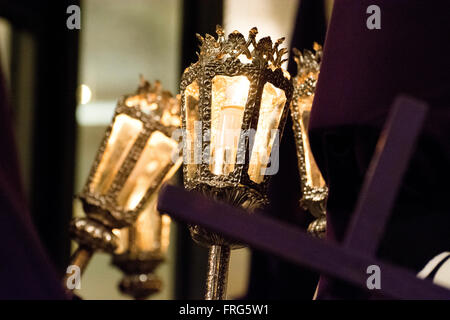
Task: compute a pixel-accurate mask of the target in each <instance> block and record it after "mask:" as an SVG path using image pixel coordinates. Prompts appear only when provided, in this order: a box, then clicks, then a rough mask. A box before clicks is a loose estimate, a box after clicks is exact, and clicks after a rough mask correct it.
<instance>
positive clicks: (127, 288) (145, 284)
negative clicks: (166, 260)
mask: <svg viewBox="0 0 450 320" xmlns="http://www.w3.org/2000/svg"><path fill="white" fill-rule="evenodd" d="M161 288H162V281H161V279H159V278H158V277H157V276H156V275H154V274H153V273H141V274H127V275H125V276H124V277H123V278H122V281H120V283H119V289H120V291H121V292H122V293H123V294H126V295H129V296H132V297H133V298H134V299H136V300H145V299H147V298H148V297H149V296H151V295H152V294H155V293H158V292H160V291H161Z"/></svg>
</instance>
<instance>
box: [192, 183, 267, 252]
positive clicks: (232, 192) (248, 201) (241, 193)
mask: <svg viewBox="0 0 450 320" xmlns="http://www.w3.org/2000/svg"><path fill="white" fill-rule="evenodd" d="M189 190H191V191H196V192H200V193H202V194H203V195H205V196H207V197H209V198H212V199H214V200H217V201H221V202H225V203H227V204H230V205H233V206H235V207H241V208H243V209H245V210H247V211H248V213H249V214H251V213H253V211H255V210H257V209H260V208H263V207H265V206H266V205H267V203H268V200H267V197H265V196H262V195H261V194H260V193H258V192H256V191H255V190H253V189H251V188H248V187H245V186H238V187H224V188H218V187H212V186H210V185H207V184H199V185H197V186H195V187H194V188H191V189H189ZM211 214H214V213H213V212H212V213H211ZM189 231H190V233H191V237H192V239H193V240H194V241H195V242H196V243H197V244H199V245H200V246H203V247H208V248H209V247H210V246H226V247H230V248H231V249H239V248H243V247H245V245H243V244H242V243H240V242H237V241H234V240H231V239H227V238H225V237H223V236H222V235H220V234H217V233H215V232H211V231H209V230H207V229H205V228H203V227H200V226H197V225H190V226H189Z"/></svg>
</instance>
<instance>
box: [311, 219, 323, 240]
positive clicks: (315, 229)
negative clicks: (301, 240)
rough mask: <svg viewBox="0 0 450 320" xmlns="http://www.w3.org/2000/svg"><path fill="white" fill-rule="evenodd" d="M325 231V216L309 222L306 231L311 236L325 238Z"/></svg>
mask: <svg viewBox="0 0 450 320" xmlns="http://www.w3.org/2000/svg"><path fill="white" fill-rule="evenodd" d="M326 231H327V218H326V216H322V217H320V218H318V219H316V220H314V221H313V222H311V223H310V224H309V226H308V233H310V234H312V235H313V236H315V237H317V238H320V239H323V238H325V233H326Z"/></svg>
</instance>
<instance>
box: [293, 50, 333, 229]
mask: <svg viewBox="0 0 450 320" xmlns="http://www.w3.org/2000/svg"><path fill="white" fill-rule="evenodd" d="M314 51H315V53H313V52H311V51H309V50H305V51H304V53H303V54H302V53H301V52H300V51H299V50H297V49H295V48H294V49H293V52H294V60H295V62H296V63H297V76H296V77H295V78H294V96H293V98H292V103H291V106H290V108H291V115H292V120H293V129H294V134H295V142H296V146H297V157H298V167H299V171H300V181H301V190H302V198H301V199H300V205H301V206H302V207H303V208H304V209H305V210H308V211H309V212H310V213H311V214H312V215H313V216H314V217H316V218H317V219H316V220H315V221H313V222H312V223H311V224H310V225H309V227H308V232H310V233H311V234H313V235H315V236H318V237H323V236H324V235H325V231H326V203H327V197H328V188H327V185H326V183H325V180H324V179H323V177H322V174H321V172H320V170H319V168H318V167H317V164H316V161H315V160H314V156H313V154H312V151H311V147H310V145H309V138H308V125H309V117H310V114H311V107H312V104H313V100H314V93H315V90H316V84H317V79H318V77H319V71H320V61H321V57H322V48H321V46H320V45H318V44H317V43H315V44H314Z"/></svg>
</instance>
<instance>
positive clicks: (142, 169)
mask: <svg viewBox="0 0 450 320" xmlns="http://www.w3.org/2000/svg"><path fill="white" fill-rule="evenodd" d="M177 147H178V144H177V143H176V142H175V141H174V140H172V139H171V138H169V137H167V136H166V135H164V134H163V133H161V132H159V131H155V132H153V133H152V135H151V136H150V138H149V139H148V141H147V144H146V146H145V149H144V151H143V152H142V154H141V157H140V158H139V160H138V161H137V163H136V166H135V167H134V169H133V171H132V172H131V174H130V176H129V177H128V179H127V181H126V182H125V185H124V186H123V188H122V190H121V191H120V193H119V195H118V197H117V202H118V204H119V205H122V206H124V208H125V209H126V210H133V209H135V208H136V207H137V205H138V204H139V203H140V201H141V200H142V198H143V197H144V196H145V194H146V193H147V190H148V189H149V188H150V187H151V186H152V185H153V186H157V185H158V184H159V183H160V182H161V181H162V180H163V178H164V174H165V172H163V170H164V169H165V168H167V167H168V166H170V165H171V164H172V154H173V153H174V152H175V151H176V150H177Z"/></svg>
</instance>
